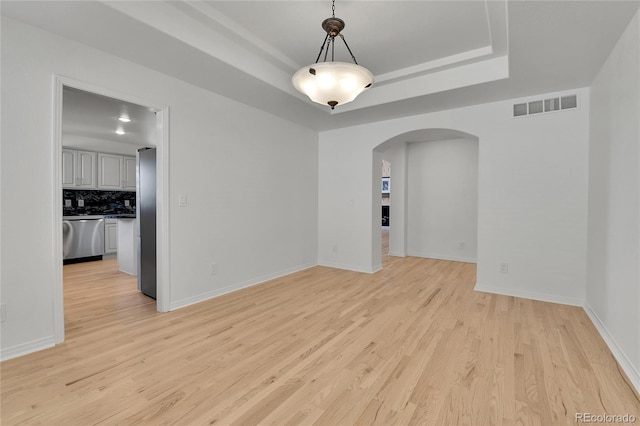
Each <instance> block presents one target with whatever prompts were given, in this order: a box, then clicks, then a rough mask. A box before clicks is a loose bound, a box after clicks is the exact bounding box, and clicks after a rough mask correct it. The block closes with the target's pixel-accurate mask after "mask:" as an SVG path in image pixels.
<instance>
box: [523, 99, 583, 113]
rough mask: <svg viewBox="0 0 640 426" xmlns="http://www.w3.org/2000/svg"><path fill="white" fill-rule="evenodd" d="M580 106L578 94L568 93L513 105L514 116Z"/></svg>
mask: <svg viewBox="0 0 640 426" xmlns="http://www.w3.org/2000/svg"><path fill="white" fill-rule="evenodd" d="M577 107H578V95H567V96H562V97H556V98H549V99H544V100H542V99H540V100H535V101H529V102H523V103H520V104H514V105H513V116H514V117H523V116H525V115H533V114H540V113H545V112H553V111H560V110H565V109H572V108H577Z"/></svg>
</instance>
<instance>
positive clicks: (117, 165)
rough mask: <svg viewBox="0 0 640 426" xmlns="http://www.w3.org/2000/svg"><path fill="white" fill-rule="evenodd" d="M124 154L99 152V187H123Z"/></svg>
mask: <svg viewBox="0 0 640 426" xmlns="http://www.w3.org/2000/svg"><path fill="white" fill-rule="evenodd" d="M122 162H123V161H122V155H112V154H102V153H100V154H98V189H105V190H108V191H119V190H120V189H121V188H122Z"/></svg>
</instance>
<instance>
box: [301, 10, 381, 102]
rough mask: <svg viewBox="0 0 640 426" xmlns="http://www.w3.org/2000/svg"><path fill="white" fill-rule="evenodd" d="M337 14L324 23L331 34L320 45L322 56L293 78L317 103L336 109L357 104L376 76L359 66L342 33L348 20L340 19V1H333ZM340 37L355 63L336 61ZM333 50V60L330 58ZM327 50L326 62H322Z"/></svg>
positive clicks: (319, 54)
mask: <svg viewBox="0 0 640 426" xmlns="http://www.w3.org/2000/svg"><path fill="white" fill-rule="evenodd" d="M331 10H332V12H333V15H332V16H331V18H327V19H325V20H324V21H323V22H322V29H324V30H325V32H326V33H327V35H326V36H325V38H324V41H323V42H322V46H320V53H318V57H317V58H316V62H315V63H314V64H312V65H307V66H305V67H302V68H301V69H299V70H298V71H297V72H296V73H295V74H294V75H293V77H292V78H291V81H292V83H293V86H294V87H295V88H296V89H297V90H298V91H299V92H301V93H303V94H305V95H307V96H308V97H309V99H311V100H312V101H313V102H317V103H319V104H323V105H329V106H330V107H331V109H334V108H335V106H336V105H343V104H346V103H349V102H351V101H353V100H354V99H355V98H356V96H358V95H359V94H360V93H362V92H363V91H364V90H366V89H368V88H369V87H370V86H371V84H372V83H373V74H371V71H369V70H368V69H366V68H364V67H361V66H360V65H358V62H357V61H356V57H355V56H353V53H352V52H351V49H350V48H349V45H348V44H347V41H346V40H345V39H344V36H343V35H342V34H341V31H342V30H343V29H344V27H345V24H344V21H343V20H342V19H340V18H336V2H335V0H332V7H331ZM336 36H340V38H341V39H342V41H343V42H344V45H345V46H346V47H347V50H348V51H349V54H350V55H351V59H353V64H351V63H348V62H334V60H333V59H334V51H335V38H336ZM329 49H331V61H330V62H327V56H328V54H329ZM323 51H324V61H323V62H320V63H318V61H319V60H320V57H321V56H322V52H323Z"/></svg>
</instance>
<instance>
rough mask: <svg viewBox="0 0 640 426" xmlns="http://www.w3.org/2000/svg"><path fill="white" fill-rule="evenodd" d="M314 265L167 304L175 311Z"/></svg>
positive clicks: (312, 265) (284, 271) (306, 265)
mask: <svg viewBox="0 0 640 426" xmlns="http://www.w3.org/2000/svg"><path fill="white" fill-rule="evenodd" d="M314 266H317V265H316V264H315V263H308V264H305V265H300V266H295V267H293V268H288V269H285V270H282V271H279V272H274V273H272V274H267V275H263V276H261V277H257V278H253V279H250V280H247V281H243V282H241V283H237V284H233V285H229V286H226V287H223V288H219V289H215V290H212V291H208V292H206V293H202V294H199V295H197V296H193V297H188V298H186V299H182V300H177V301H175V302H171V304H170V305H169V310H170V311H175V310H176V309H180V308H184V307H187V306H190V305H194V304H196V303H200V302H204V301H205V300H209V299H213V298H214V297H219V296H222V295H224V294H227V293H232V292H234V291H238V290H242V289H243V288H247V287H252V286H254V285H257V284H261V283H263V282H265V281H270V280H273V279H276V278H280V277H284V276H285V275H290V274H293V273H295V272H300V271H303V270H305V269H309V268H312V267H314Z"/></svg>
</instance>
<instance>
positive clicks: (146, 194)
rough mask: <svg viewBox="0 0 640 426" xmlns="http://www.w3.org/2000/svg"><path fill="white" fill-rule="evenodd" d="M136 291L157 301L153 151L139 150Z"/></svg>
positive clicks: (154, 164)
mask: <svg viewBox="0 0 640 426" xmlns="http://www.w3.org/2000/svg"><path fill="white" fill-rule="evenodd" d="M137 173H138V176H137V179H136V185H137V188H136V190H137V192H136V215H137V219H138V220H137V223H138V290H140V291H141V292H142V293H143V294H146V295H147V296H149V297H152V298H154V299H155V298H156V262H157V259H156V149H155V148H140V149H139V150H138V163H137Z"/></svg>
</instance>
